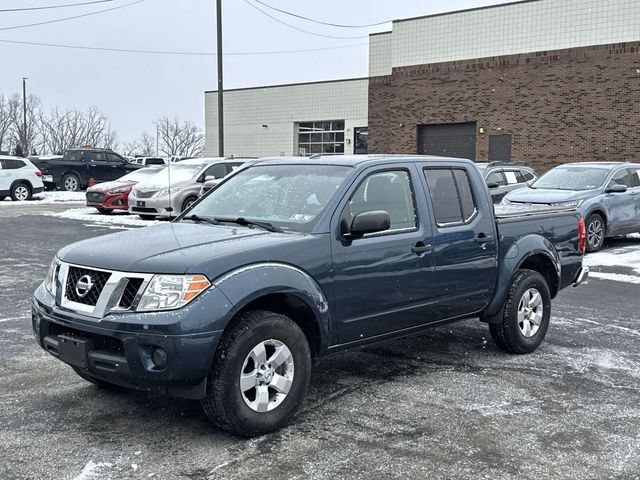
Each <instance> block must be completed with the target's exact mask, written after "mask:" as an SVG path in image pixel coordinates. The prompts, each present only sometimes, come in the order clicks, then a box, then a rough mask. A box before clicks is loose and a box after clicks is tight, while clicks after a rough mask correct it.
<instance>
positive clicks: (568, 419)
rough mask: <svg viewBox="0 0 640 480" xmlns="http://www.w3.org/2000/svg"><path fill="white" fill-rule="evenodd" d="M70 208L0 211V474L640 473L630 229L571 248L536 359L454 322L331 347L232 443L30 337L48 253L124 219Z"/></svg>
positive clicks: (176, 405)
mask: <svg viewBox="0 0 640 480" xmlns="http://www.w3.org/2000/svg"><path fill="white" fill-rule="evenodd" d="M71 207H80V204H74V205H69V204H64V206H61V205H53V206H52V205H44V204H42V205H36V206H31V205H30V206H29V208H28V209H25V210H20V211H18V210H17V209H16V208H18V207H15V206H14V207H8V206H7V207H5V206H3V205H0V251H1V252H2V255H1V256H0V272H2V276H0V292H1V293H0V332H1V333H2V335H0V479H2V480H13V479H20V480H22V479H78V480H102V479H128V478H161V479H218V478H224V479H245V478H255V477H258V478H261V479H271V478H274V479H275V478H278V479H281V478H313V479H329V478H340V479H341V478H354V479H376V478H380V479H388V478H403V479H404V478H416V479H423V478H433V479H454V478H455V479H492V480H496V479H511V478H518V479H537V480H542V479H564V478H571V479H638V478H640V402H639V400H640V386H639V385H640V384H639V380H640V348H639V345H640V299H639V296H638V292H639V285H640V236H635V237H632V238H628V239H625V240H615V241H611V242H609V243H608V246H607V249H606V250H605V251H604V252H602V253H598V254H595V255H592V256H588V257H587V263H588V264H589V265H590V266H591V268H592V270H593V271H594V272H595V273H594V275H593V277H592V279H591V280H590V281H589V282H588V283H587V284H586V285H583V286H581V287H580V288H576V289H574V288H570V289H567V290H565V291H563V292H562V293H561V295H560V297H559V298H558V299H557V300H556V301H555V302H554V305H553V308H554V310H553V316H552V323H551V327H550V329H549V333H548V335H547V338H546V341H545V343H543V345H542V347H541V348H540V349H539V350H538V351H537V352H536V353H534V354H531V355H526V356H512V355H507V354H503V353H501V352H500V351H498V349H497V348H496V347H495V345H494V344H493V343H492V341H491V339H490V337H489V334H488V329H487V328H486V326H484V325H482V324H480V323H479V322H477V321H475V320H470V321H465V322H462V323H457V324H451V325H448V326H445V327H440V328H437V329H433V330H430V331H428V332H427V333H424V334H422V335H420V336H417V337H409V338H405V339H399V340H396V341H392V342H388V343H384V344H379V345H376V346H371V347H367V348H364V349H361V350H357V351H350V352H346V353H341V354H336V355H334V356H332V357H329V358H327V359H325V360H324V361H322V362H321V363H320V364H319V365H317V366H316V368H315V369H314V372H313V377H312V382H311V391H310V394H309V395H308V397H307V400H306V402H305V404H304V406H303V408H302V411H301V413H300V414H299V415H298V416H297V417H296V418H295V419H294V422H293V424H292V425H291V426H290V427H288V428H286V429H284V430H281V431H279V432H277V433H274V434H270V435H266V436H263V437H261V438H257V439H252V440H241V439H237V438H234V437H232V436H229V435H228V434H225V433H222V432H220V431H219V430H217V429H216V428H214V427H213V426H211V425H210V424H209V423H208V422H207V419H206V418H205V416H204V414H203V413H202V412H201V410H200V407H199V404H198V403H197V402H192V401H186V400H176V399H172V398H166V397H161V396H155V395H147V394H144V393H138V392H126V391H117V392H113V391H107V390H102V389H99V388H97V387H95V386H93V385H91V384H89V383H87V382H85V381H83V380H81V379H80V378H79V377H77V376H76V375H75V373H74V372H73V371H72V370H71V369H70V368H69V367H65V366H64V365H62V364H60V363H59V362H58V361H56V360H54V359H53V358H52V357H50V356H49V355H48V354H46V353H45V352H44V351H42V350H41V349H40V348H39V347H38V346H37V345H36V342H35V340H34V338H33V336H32V334H31V329H30V316H29V315H30V313H29V305H30V299H31V293H32V292H33V290H34V289H35V288H36V286H37V285H38V284H39V283H40V282H41V281H42V279H43V278H44V276H45V273H46V269H47V266H48V264H49V262H50V260H51V258H52V256H53V255H54V253H55V251H56V250H57V249H58V248H60V247H62V246H63V245H66V244H68V243H70V242H73V241H76V240H80V239H84V238H88V237H92V236H96V235H104V234H108V233H111V232H113V231H116V230H117V229H119V228H137V224H135V223H129V224H127V222H126V221H125V220H123V221H122V223H121V224H119V223H118V221H117V220H116V221H113V220H111V221H108V223H105V222H103V221H102V220H101V219H100V218H98V217H97V216H95V217H96V220H90V219H89V220H87V218H86V216H84V217H81V216H77V215H76V216H75V217H74V214H73V212H72V213H71V214H68V215H61V216H60V215H58V216H55V215H54V214H59V213H60V212H62V213H64V212H65V211H68V210H69V209H70V208H71ZM78 211H79V209H78ZM17 212H20V214H18V213H17ZM123 218H124V217H123ZM115 254H117V252H114V255H115Z"/></svg>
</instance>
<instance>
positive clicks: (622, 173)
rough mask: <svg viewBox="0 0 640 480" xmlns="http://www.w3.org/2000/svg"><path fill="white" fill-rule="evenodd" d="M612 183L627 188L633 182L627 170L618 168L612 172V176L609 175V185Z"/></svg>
mask: <svg viewBox="0 0 640 480" xmlns="http://www.w3.org/2000/svg"><path fill="white" fill-rule="evenodd" d="M613 185H624V186H626V187H627V188H631V187H632V185H633V184H632V180H631V175H630V174H629V170H627V169H626V168H625V169H624V170H619V171H617V172H616V173H614V174H613V177H611V181H610V182H609V187H611V186H613Z"/></svg>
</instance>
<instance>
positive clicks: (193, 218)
mask: <svg viewBox="0 0 640 480" xmlns="http://www.w3.org/2000/svg"><path fill="white" fill-rule="evenodd" d="M182 220H191V221H192V222H196V223H202V222H205V223H210V224H211V225H220V222H219V221H218V220H216V219H211V218H207V217H201V216H199V215H195V214H194V215H189V216H188V217H184V218H183V219H182Z"/></svg>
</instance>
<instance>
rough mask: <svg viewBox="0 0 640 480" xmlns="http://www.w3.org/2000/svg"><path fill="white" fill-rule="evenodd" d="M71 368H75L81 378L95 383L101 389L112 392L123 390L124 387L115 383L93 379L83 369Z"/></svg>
mask: <svg viewBox="0 0 640 480" xmlns="http://www.w3.org/2000/svg"><path fill="white" fill-rule="evenodd" d="M71 368H73V371H74V372H76V373H77V374H78V376H79V377H80V378H82V379H83V380H86V381H87V382H90V383H93V384H94V385H96V386H98V387H100V388H106V389H110V390H122V387H120V386H118V385H114V384H113V383H109V382H105V381H103V380H100V379H98V378H95V377H92V376H91V375H89V372H87V371H85V370H82V369H81V368H77V367H71Z"/></svg>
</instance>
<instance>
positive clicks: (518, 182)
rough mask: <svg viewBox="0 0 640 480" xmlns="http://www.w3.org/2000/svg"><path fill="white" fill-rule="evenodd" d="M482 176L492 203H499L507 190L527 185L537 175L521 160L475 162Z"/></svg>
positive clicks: (510, 190)
mask: <svg viewBox="0 0 640 480" xmlns="http://www.w3.org/2000/svg"><path fill="white" fill-rule="evenodd" d="M476 165H477V166H478V168H479V169H480V171H481V172H482V176H483V177H484V180H485V182H487V186H488V187H489V193H490V194H491V199H492V200H493V203H499V202H500V201H501V200H502V198H503V197H504V196H505V195H506V194H507V193H509V192H512V191H514V190H517V189H519V188H522V187H527V186H528V185H529V184H530V183H531V182H533V181H534V180H536V179H537V178H538V176H537V175H536V173H535V172H534V171H533V169H532V168H530V167H527V166H525V164H524V163H522V162H488V163H476Z"/></svg>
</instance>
